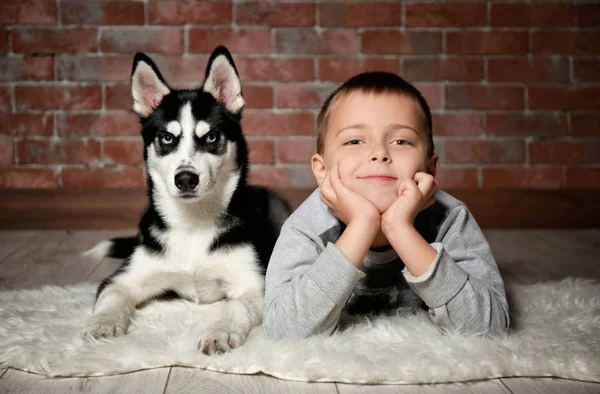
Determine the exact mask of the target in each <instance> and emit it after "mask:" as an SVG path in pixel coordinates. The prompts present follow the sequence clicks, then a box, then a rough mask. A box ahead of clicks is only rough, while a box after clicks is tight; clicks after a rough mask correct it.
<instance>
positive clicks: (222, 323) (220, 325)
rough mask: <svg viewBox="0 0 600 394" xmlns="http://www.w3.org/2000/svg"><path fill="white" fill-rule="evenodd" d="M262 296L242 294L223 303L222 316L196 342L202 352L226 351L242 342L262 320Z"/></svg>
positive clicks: (208, 353)
mask: <svg viewBox="0 0 600 394" xmlns="http://www.w3.org/2000/svg"><path fill="white" fill-rule="evenodd" d="M263 308H264V305H263V297H262V294H261V295H254V296H242V297H240V298H236V299H232V300H228V301H226V302H225V303H224V309H225V310H224V316H223V318H222V319H220V320H218V321H216V322H215V323H213V324H212V325H211V326H210V327H209V328H208V330H207V331H206V332H205V334H204V336H203V338H202V339H201V340H200V341H199V343H198V348H199V349H202V353H204V354H207V355H212V354H215V353H223V352H227V351H229V350H231V349H234V348H236V347H238V346H240V345H242V344H243V343H244V342H246V338H247V337H248V334H249V333H250V331H251V330H252V328H254V327H256V326H258V325H259V324H261V323H262V321H263Z"/></svg>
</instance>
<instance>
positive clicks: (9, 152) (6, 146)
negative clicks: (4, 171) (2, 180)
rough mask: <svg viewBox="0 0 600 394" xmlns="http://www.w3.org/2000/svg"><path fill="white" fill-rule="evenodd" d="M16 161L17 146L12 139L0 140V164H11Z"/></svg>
mask: <svg viewBox="0 0 600 394" xmlns="http://www.w3.org/2000/svg"><path fill="white" fill-rule="evenodd" d="M14 162H15V147H14V144H13V142H12V140H0V165H11V164H13V163H14Z"/></svg>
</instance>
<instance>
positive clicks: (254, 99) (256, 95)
mask: <svg viewBox="0 0 600 394" xmlns="http://www.w3.org/2000/svg"><path fill="white" fill-rule="evenodd" d="M242 93H243V95H244V100H245V101H246V107H245V108H249V109H262V108H272V107H273V88H272V87H271V86H244V87H243V88H242Z"/></svg>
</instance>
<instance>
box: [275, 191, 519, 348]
mask: <svg viewBox="0 0 600 394" xmlns="http://www.w3.org/2000/svg"><path fill="white" fill-rule="evenodd" d="M435 197H436V200H437V201H436V203H435V204H434V205H432V206H431V207H429V208H427V209H426V210H424V211H422V212H421V213H419V215H418V216H417V218H416V219H415V228H416V229H417V231H418V232H419V233H420V234H421V235H422V236H423V238H425V240H426V241H427V242H429V243H430V245H431V246H432V247H433V248H435V250H436V251H437V257H436V259H435V261H434V262H433V264H431V266H430V267H429V269H428V270H427V271H426V272H425V273H424V274H423V275H421V276H419V277H415V276H412V275H411V274H410V272H408V270H407V269H406V268H405V266H404V264H403V263H402V261H401V260H400V258H399V257H398V255H397V253H396V252H395V251H394V249H392V248H388V249H387V250H378V251H374V250H369V252H368V253H367V255H366V257H365V259H364V261H363V264H362V265H361V267H360V270H359V269H356V268H355V267H354V265H352V263H351V262H350V261H349V260H348V258H347V257H346V255H345V254H344V253H343V252H342V251H341V250H339V249H338V248H337V247H336V246H335V245H334V243H335V242H336V241H337V240H338V238H339V237H340V236H341V234H342V232H343V231H344V228H345V225H344V223H342V222H341V221H340V220H339V219H337V218H336V217H335V216H334V215H333V214H332V213H331V211H330V210H329V209H328V208H327V206H326V205H325V204H324V203H323V202H322V201H321V199H320V191H319V189H317V190H315V192H313V193H312V194H311V195H310V197H308V199H307V200H306V201H304V203H302V205H301V206H300V207H298V209H297V210H296V211H294V213H293V214H292V215H291V216H290V217H289V219H288V220H287V221H286V222H285V224H284V226H283V228H282V230H281V234H280V236H279V239H278V240H277V243H276V244H275V249H274V251H273V255H272V256H271V260H270V262H269V266H268V269H267V274H266V283H265V317H264V328H265V332H266V334H267V336H268V337H269V338H271V339H283V338H306V337H309V336H311V335H314V334H319V333H326V334H330V333H332V332H333V331H334V330H335V329H336V327H337V325H338V322H339V320H340V316H341V315H342V313H344V314H349V315H367V314H394V315H397V314H400V315H407V314H412V313H415V312H416V311H418V310H421V309H424V310H427V311H428V312H429V316H430V317H431V321H432V322H433V323H434V324H436V325H437V326H438V327H439V328H440V329H441V330H442V331H458V332H460V333H465V334H493V335H497V334H501V333H504V332H506V330H507V328H508V325H509V317H508V303H507V301H506V294H505V291H504V283H503V281H502V277H501V276H500V273H499V271H498V266H497V265H496V261H495V260H494V257H493V255H492V252H491V250H490V247H489V245H488V243H487V241H486V239H485V237H484V235H483V233H482V232H481V229H480V228H479V226H478V225H477V222H476V221H475V219H474V218H473V216H472V215H471V213H470V212H469V210H468V209H467V207H466V206H465V205H464V204H463V203H462V202H460V201H458V200H457V199H455V198H454V197H452V196H451V195H449V194H448V193H446V192H444V191H441V190H438V191H437V192H436V194H435Z"/></svg>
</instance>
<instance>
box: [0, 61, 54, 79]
mask: <svg viewBox="0 0 600 394" xmlns="http://www.w3.org/2000/svg"><path fill="white" fill-rule="evenodd" d="M48 79H49V80H52V79H54V59H53V57H52V56H18V57H17V56H10V57H8V56H5V57H0V81H9V82H14V81H41V80H48Z"/></svg>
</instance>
